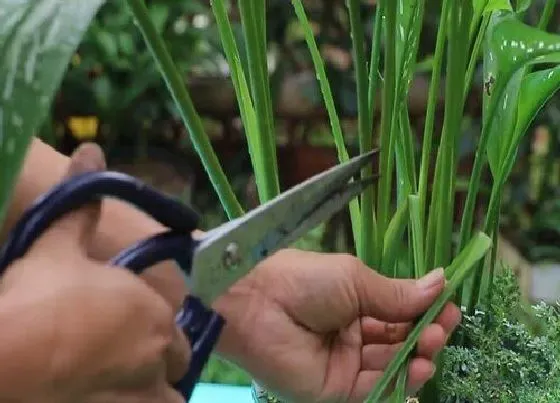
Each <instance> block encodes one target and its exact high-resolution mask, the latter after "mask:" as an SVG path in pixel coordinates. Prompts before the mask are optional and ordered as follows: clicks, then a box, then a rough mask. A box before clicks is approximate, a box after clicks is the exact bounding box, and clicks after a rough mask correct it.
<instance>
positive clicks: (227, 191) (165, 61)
mask: <svg viewBox="0 0 560 403" xmlns="http://www.w3.org/2000/svg"><path fill="white" fill-rule="evenodd" d="M127 4H128V6H129V8H130V11H131V12H132V15H133V17H134V19H135V22H136V24H137V26H138V28H139V29H140V31H141V32H142V36H143V37H144V40H145V42H146V44H147V45H148V48H149V49H150V53H151V54H152V55H153V57H154V59H155V60H156V62H157V64H158V67H159V68H160V71H161V73H162V76H163V78H164V80H165V82H166V84H167V88H168V89H169V92H170V93H171V96H172V97H173V100H174V101H175V104H176V106H177V109H179V112H180V115H181V118H182V120H183V122H184V123H185V125H186V127H187V129H188V130H189V132H190V136H191V141H192V142H193V145H194V147H195V149H196V151H197V153H198V155H199V157H200V159H201V160H202V164H203V165H204V168H205V170H206V172H207V173H208V176H209V177H210V181H211V182H212V185H213V186H214V190H215V191H216V193H217V194H218V197H219V199H220V202H221V204H222V206H223V207H224V209H225V210H226V213H227V215H228V217H229V218H230V219H231V218H236V217H239V216H241V215H243V214H244V211H243V208H242V207H241V204H240V203H239V200H238V199H237V197H236V195H235V192H234V191H233V188H232V186H231V184H230V183H229V181H228V179H227V176H226V174H225V172H224V170H223V169H222V166H221V165H220V161H219V160H218V157H217V156H216V153H215V152H214V148H213V147H212V143H211V142H210V138H209V137H208V135H207V134H206V132H205V129H204V126H203V124H202V119H201V118H200V116H199V115H198V113H197V111H196V109H195V107H194V105H193V102H192V99H191V97H190V94H189V93H188V91H187V89H186V87H185V82H184V77H183V76H182V75H181V73H180V72H179V70H178V69H177V66H176V65H175V63H174V62H173V59H172V58H171V54H170V53H169V49H168V48H167V46H166V44H165V42H164V41H163V38H162V37H161V36H160V35H159V34H158V32H157V30H156V27H155V26H154V24H153V22H152V20H151V19H150V15H149V11H148V8H147V7H146V4H145V2H144V1H143V0H127Z"/></svg>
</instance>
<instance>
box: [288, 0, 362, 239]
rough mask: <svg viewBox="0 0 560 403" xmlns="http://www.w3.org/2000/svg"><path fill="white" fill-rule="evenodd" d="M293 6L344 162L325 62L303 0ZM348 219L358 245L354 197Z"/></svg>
mask: <svg viewBox="0 0 560 403" xmlns="http://www.w3.org/2000/svg"><path fill="white" fill-rule="evenodd" d="M291 1H292V5H293V6H294V11H295V13H296V16H297V18H298V21H299V23H300V24H301V26H302V29H303V33H304V36H305V41H306V43H307V47H308V48H309V51H310V53H311V58H312V60H313V66H314V67H315V73H316V74H317V78H318V80H319V85H320V87H321V92H322V94H323V101H324V103H325V107H326V109H327V113H328V115H329V120H330V124H331V130H332V133H333V137H334V142H335V146H336V151H337V153H338V159H339V161H340V162H346V161H348V159H349V156H348V151H347V149H346V144H345V142H344V136H343V134H342V126H341V124H340V118H339V117H338V113H337V110H336V106H335V104H334V97H333V94H332V89H331V86H330V84H329V80H328V78H327V72H326V70H325V64H324V62H323V57H322V56H321V52H320V51H319V47H318V46H317V42H316V41H315V34H314V33H313V29H312V28H311V24H310V23H309V19H308V18H307V14H306V13H305V8H304V7H303V2H302V1H301V0H291ZM349 209H350V219H351V221H352V232H353V235H354V244H355V245H360V243H361V231H360V206H359V203H358V200H356V199H354V200H352V201H351V202H350V207H349Z"/></svg>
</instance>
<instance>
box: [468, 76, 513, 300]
mask: <svg viewBox="0 0 560 403" xmlns="http://www.w3.org/2000/svg"><path fill="white" fill-rule="evenodd" d="M504 89H505V86H504V85H497V86H496V88H495V89H494V91H495V92H496V94H497V96H496V97H493V98H492V100H491V101H490V105H489V106H488V112H487V114H486V117H485V118H484V124H483V126H482V133H481V134H480V139H479V142H478V146H477V149H476V153H475V158H474V162H473V168H472V171H471V177H470V180H469V185H468V189H467V199H466V201H465V207H464V209H463V215H462V217H461V228H460V232H459V248H458V250H461V249H463V247H464V246H465V245H466V244H467V241H468V239H469V237H470V234H471V231H472V226H473V220H474V208H475V203H476V196H477V194H478V189H479V187H480V178H481V175H482V168H483V166H484V163H485V161H486V147H487V145H488V139H489V137H490V129H491V119H492V116H494V114H495V113H496V110H497V107H498V102H497V101H496V100H497V99H501V96H502V94H503V92H504ZM490 207H491V206H490ZM475 279H476V275H474V276H471V277H470V278H468V279H467V280H466V281H465V284H464V285H463V288H462V292H461V294H462V301H465V303H466V305H467V306H468V307H470V308H472V307H471V306H470V302H469V301H470V300H471V296H472V291H473V288H472V287H473V283H474V281H475Z"/></svg>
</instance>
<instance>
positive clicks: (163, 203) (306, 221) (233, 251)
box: [0, 150, 377, 401]
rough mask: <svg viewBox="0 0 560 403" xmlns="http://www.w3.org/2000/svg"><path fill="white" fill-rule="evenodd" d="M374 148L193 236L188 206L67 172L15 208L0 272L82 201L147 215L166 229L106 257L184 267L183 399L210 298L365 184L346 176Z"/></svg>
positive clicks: (125, 179)
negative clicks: (113, 202)
mask: <svg viewBox="0 0 560 403" xmlns="http://www.w3.org/2000/svg"><path fill="white" fill-rule="evenodd" d="M376 152H377V150H373V151H371V152H368V153H365V154H363V155H361V156H357V157H355V158H352V159H350V160H348V161H346V162H345V163H343V164H340V165H338V166H335V167H333V168H330V169H329V170H327V171H324V172H323V173H320V174H318V175H315V176H314V177H312V178H310V179H308V180H306V181H305V182H302V183H300V184H299V185H296V186H294V187H293V188H291V189H290V190H288V191H287V192H285V193H282V194H280V195H279V196H277V197H276V198H275V199H273V200H271V201H269V202H267V203H265V204H262V205H261V206H259V207H258V208H256V209H254V210H252V211H250V212H248V213H247V214H245V215H244V216H242V217H240V218H237V219H234V220H232V221H230V222H227V223H225V224H223V225H221V226H219V227H217V228H214V229H212V230H210V231H208V232H206V233H205V235H204V236H203V237H202V238H200V239H195V238H193V237H192V235H191V233H192V232H193V231H194V230H195V229H197V224H198V220H199V216H198V214H197V213H196V212H195V211H194V210H193V209H192V208H190V207H188V206H187V205H185V204H184V203H182V202H181V201H179V200H176V199H174V198H172V197H170V196H168V195H165V194H163V193H160V192H158V191H157V190H156V189H154V188H152V187H150V186H149V185H147V184H145V183H143V182H141V181H140V180H138V179H136V178H134V177H131V176H128V175H126V174H123V173H119V172H113V171H101V172H88V173H84V174H79V175H75V176H73V177H70V178H68V179H66V180H65V181H63V182H61V183H60V184H58V185H56V186H54V187H53V188H52V189H51V190H50V191H48V192H47V193H45V194H43V195H41V196H40V197H39V198H38V199H37V200H36V201H35V202H34V203H33V205H31V207H29V208H28V209H27V210H26V211H25V213H24V214H23V215H22V217H21V218H20V220H19V221H18V223H17V224H16V225H15V226H14V228H13V229H12V231H11V233H10V234H9V236H8V239H7V241H6V243H5V244H4V245H3V247H2V249H0V275H2V274H3V273H4V271H5V270H6V268H7V267H8V266H9V265H10V263H11V262H13V261H14V260H15V259H18V258H21V257H22V256H23V255H25V253H26V251H27V250H28V249H29V248H30V247H31V245H32V244H33V242H34V241H35V240H37V239H38V238H39V237H40V236H41V234H42V233H43V232H44V231H45V230H46V229H47V228H48V227H49V226H50V225H51V224H52V223H53V222H54V221H56V220H57V219H58V218H60V217H61V216H63V215H64V214H66V213H69V212H70V211H72V210H75V209H78V208H80V207H81V206H83V205H85V204H87V203H91V202H94V201H96V200H100V199H101V198H103V197H113V198H118V199H121V200H123V201H126V202H128V203H130V204H132V205H134V206H135V207H137V208H138V209H140V210H141V211H143V212H145V213H147V214H149V215H151V216H152V217H153V218H154V219H156V220H157V221H159V222H160V223H161V224H163V225H164V226H165V227H167V228H168V230H166V231H164V232H162V233H160V234H157V235H155V236H152V237H150V238H147V239H145V240H142V241H140V242H138V243H136V244H133V245H132V246H130V247H129V248H127V249H125V250H123V251H121V252H120V253H119V254H118V255H117V256H115V257H114V258H113V259H112V260H111V261H110V263H111V265H114V266H119V267H123V268H127V269H128V270H131V271H132V272H134V273H135V274H141V273H142V272H143V270H145V269H146V268H148V267H150V266H152V265H154V264H156V263H159V262H162V261H165V260H174V261H175V262H177V264H178V265H179V267H180V268H181V270H182V271H183V272H184V273H185V274H186V277H187V284H188V287H189V295H188V296H187V297H186V298H185V300H184V302H183V306H182V308H181V310H180V312H179V313H178V314H177V316H176V318H175V322H176V324H177V325H178V326H179V327H180V328H181V329H183V331H184V333H185V335H186V337H187V338H188V340H189V342H190V344H191V347H192V357H191V361H190V363H189V368H188V371H187V373H186V374H185V376H184V377H183V378H182V379H181V380H180V381H179V382H178V383H176V384H175V385H173V386H174V387H175V389H176V390H178V391H179V392H180V393H181V395H182V396H183V397H184V398H185V401H189V399H190V398H191V395H192V392H193V390H194V387H195V385H196V383H197V381H198V379H199V377H200V375H201V373H202V370H203V369H204V366H205V365H206V362H207V361H208V359H209V358H210V354H211V352H212V350H213V348H214V346H215V344H216V342H217V340H218V338H219V336H220V333H221V331H222V329H223V326H224V324H225V319H224V318H223V317H222V316H221V315H220V314H219V313H217V312H215V311H213V310H212V309H211V308H210V307H211V306H212V303H213V302H214V301H215V300H216V299H217V298H218V297H219V296H221V295H222V294H223V293H224V292H226V291H227V290H228V289H229V288H230V287H231V286H232V285H233V284H234V283H236V282H237V281H238V280H239V279H240V278H242V277H243V276H245V275H246V274H247V273H249V272H250V271H251V270H252V269H253V268H254V267H255V266H256V265H257V264H258V263H259V262H260V261H261V260H263V259H265V258H267V257H268V256H270V255H271V254H273V253H274V252H276V251H277V250H279V249H281V248H283V247H287V246H289V245H290V244H291V243H292V242H294V241H296V240H297V239H299V238H300V237H301V236H302V235H304V234H306V233H307V232H308V231H309V230H311V229H313V228H314V227H316V226H317V225H319V224H320V223H321V222H323V221H325V220H326V219H328V218H329V217H331V216H332V215H333V214H334V213H336V212H337V211H339V210H341V209H342V208H344V207H345V206H346V205H347V204H348V203H349V202H350V201H351V200H352V199H354V198H355V197H356V196H358V195H359V194H360V193H361V192H362V191H363V190H365V189H366V187H367V186H369V185H370V184H372V183H373V182H374V181H375V180H376V178H377V176H376V175H372V176H371V177H369V178H366V179H359V180H357V179H355V178H354V176H356V175H357V174H358V173H359V172H360V170H361V169H362V168H364V167H365V166H366V165H367V164H368V163H371V162H372V157H373V155H374V154H375V153H376Z"/></svg>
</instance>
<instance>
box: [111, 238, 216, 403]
mask: <svg viewBox="0 0 560 403" xmlns="http://www.w3.org/2000/svg"><path fill="white" fill-rule="evenodd" d="M198 244H199V242H198V241H196V240H194V239H193V238H192V236H191V235H190V234H182V233H178V232H175V231H173V230H171V231H167V232H164V233H162V234H158V235H154V236H153V237H151V238H148V239H145V240H143V241H140V242H138V243H137V244H135V245H133V246H131V247H129V248H128V249H126V250H124V251H122V252H121V253H120V254H119V255H118V256H116V257H115V258H113V260H111V263H112V264H113V265H115V266H122V267H126V268H128V269H129V270H131V271H133V272H134V273H136V274H140V273H142V271H144V270H145V269H146V268H148V267H150V266H152V265H154V264H156V263H159V262H162V261H165V260H170V259H173V260H175V261H176V262H177V264H179V266H180V267H181V268H182V269H183V270H184V271H185V272H186V273H190V268H191V263H192V252H193V251H194V250H195V249H196V246H197V245H198ZM175 323H176V324H177V326H179V327H180V328H181V329H183V332H184V333H185V335H186V336H187V338H188V340H189V341H190V344H191V351H192V354H191V360H190V362H189V369H188V371H187V373H186V374H185V375H184V376H183V378H182V379H181V380H180V381H179V382H177V383H176V384H175V385H173V386H174V387H175V389H176V390H177V391H178V392H180V393H181V395H182V396H183V397H184V398H185V401H187V402H188V401H189V400H190V398H191V396H192V393H193V391H194V387H195V385H196V383H197V381H198V379H199V378H200V375H201V374H202V371H203V370H204V367H205V365H206V363H207V362H208V360H209V358H210V354H211V353H212V350H213V349H214V347H215V346H216V344H217V342H218V339H219V337H220V334H221V332H222V329H223V327H224V324H225V320H224V318H223V317H222V316H221V315H219V314H218V313H217V312H215V311H213V310H211V309H208V308H206V307H205V306H204V304H202V302H201V301H200V300H199V299H198V298H196V297H195V296H192V295H189V296H187V297H186V298H185V300H184V301H183V306H182V308H181V311H180V312H179V313H178V314H177V316H176V318H175Z"/></svg>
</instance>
